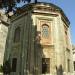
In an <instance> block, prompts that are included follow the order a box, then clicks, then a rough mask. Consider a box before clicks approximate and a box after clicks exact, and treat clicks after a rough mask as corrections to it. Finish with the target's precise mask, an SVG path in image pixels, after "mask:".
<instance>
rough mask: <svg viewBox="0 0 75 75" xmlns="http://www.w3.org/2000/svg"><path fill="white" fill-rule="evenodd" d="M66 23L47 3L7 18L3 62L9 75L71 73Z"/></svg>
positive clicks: (62, 16)
mask: <svg viewBox="0 0 75 75" xmlns="http://www.w3.org/2000/svg"><path fill="white" fill-rule="evenodd" d="M71 55H72V47H71V38H70V22H69V20H68V18H67V17H66V15H65V14H64V12H63V10H62V9H61V8H59V7H58V6H56V5H54V4H51V3H43V2H38V3H36V4H35V3H30V4H27V5H25V6H23V7H22V8H20V9H19V10H18V11H17V12H16V14H15V15H13V16H12V17H11V22H10V25H9V32H8V36H7V42H6V50H5V55H4V56H5V57H4V62H5V61H7V60H9V62H10V65H11V68H12V71H11V73H10V75H56V74H57V73H58V71H59V72H60V73H62V72H63V74H64V75H68V74H69V75H71V73H72V70H73V68H72V56H71Z"/></svg>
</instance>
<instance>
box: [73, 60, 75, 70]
mask: <svg viewBox="0 0 75 75" xmlns="http://www.w3.org/2000/svg"><path fill="white" fill-rule="evenodd" d="M73 65H74V71H75V61H74V62H73Z"/></svg>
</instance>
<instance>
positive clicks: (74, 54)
mask: <svg viewBox="0 0 75 75" xmlns="http://www.w3.org/2000/svg"><path fill="white" fill-rule="evenodd" d="M72 50H73V73H74V74H75V46H74V45H73V46H72Z"/></svg>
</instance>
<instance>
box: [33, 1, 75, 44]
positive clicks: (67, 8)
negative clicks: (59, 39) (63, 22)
mask: <svg viewBox="0 0 75 75" xmlns="http://www.w3.org/2000/svg"><path fill="white" fill-rule="evenodd" d="M32 2H33V1H32ZM38 2H48V3H53V4H55V5H57V6H59V7H60V8H61V9H62V10H63V11H64V13H65V14H66V16H67V17H68V19H69V21H70V27H71V29H70V33H71V40H72V44H73V45H75V24H74V23H75V0H38Z"/></svg>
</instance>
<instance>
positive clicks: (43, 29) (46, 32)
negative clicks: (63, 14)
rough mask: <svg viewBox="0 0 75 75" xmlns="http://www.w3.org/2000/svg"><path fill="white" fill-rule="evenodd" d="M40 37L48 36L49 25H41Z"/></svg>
mask: <svg viewBox="0 0 75 75" xmlns="http://www.w3.org/2000/svg"><path fill="white" fill-rule="evenodd" d="M42 37H43V38H48V37H49V26H48V25H46V24H43V25H42Z"/></svg>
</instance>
